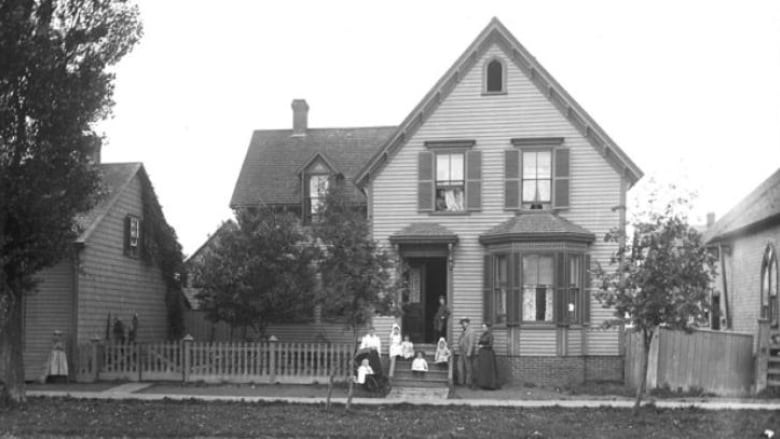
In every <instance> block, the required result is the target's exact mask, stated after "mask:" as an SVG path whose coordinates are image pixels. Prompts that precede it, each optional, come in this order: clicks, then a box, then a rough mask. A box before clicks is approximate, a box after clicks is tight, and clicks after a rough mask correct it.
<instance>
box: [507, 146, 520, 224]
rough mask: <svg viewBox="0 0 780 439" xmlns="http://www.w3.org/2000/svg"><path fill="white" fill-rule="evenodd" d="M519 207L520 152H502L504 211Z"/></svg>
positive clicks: (514, 150)
mask: <svg viewBox="0 0 780 439" xmlns="http://www.w3.org/2000/svg"><path fill="white" fill-rule="evenodd" d="M519 207H520V151H518V150H516V149H512V150H509V151H504V209H517V208H519Z"/></svg>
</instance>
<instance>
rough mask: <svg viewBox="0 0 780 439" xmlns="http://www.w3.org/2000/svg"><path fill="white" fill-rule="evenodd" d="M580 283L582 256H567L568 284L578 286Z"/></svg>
mask: <svg viewBox="0 0 780 439" xmlns="http://www.w3.org/2000/svg"><path fill="white" fill-rule="evenodd" d="M581 283H582V256H569V285H570V286H572V287H579V286H581V285H580V284H581Z"/></svg>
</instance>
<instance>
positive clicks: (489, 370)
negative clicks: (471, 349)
mask: <svg viewBox="0 0 780 439" xmlns="http://www.w3.org/2000/svg"><path fill="white" fill-rule="evenodd" d="M477 385H478V386H479V387H481V388H483V389H489V390H494V389H498V388H499V387H500V386H499V384H498V367H497V365H496V354H495V353H494V352H493V349H490V348H481V349H480V350H479V356H478V357H477Z"/></svg>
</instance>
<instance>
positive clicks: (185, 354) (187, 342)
mask: <svg viewBox="0 0 780 439" xmlns="http://www.w3.org/2000/svg"><path fill="white" fill-rule="evenodd" d="M181 341H182V342H181V350H182V353H181V357H182V365H181V372H182V380H183V382H185V383H186V382H188V381H189V380H190V371H191V364H192V349H191V348H192V342H193V341H194V338H193V337H192V336H191V335H189V334H187V335H186V336H185V337H184V338H183V339H182V340H181Z"/></svg>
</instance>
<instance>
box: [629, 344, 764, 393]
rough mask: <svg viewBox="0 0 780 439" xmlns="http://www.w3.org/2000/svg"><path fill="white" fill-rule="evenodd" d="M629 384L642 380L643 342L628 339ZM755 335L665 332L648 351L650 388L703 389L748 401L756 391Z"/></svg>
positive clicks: (636, 383)
mask: <svg viewBox="0 0 780 439" xmlns="http://www.w3.org/2000/svg"><path fill="white" fill-rule="evenodd" d="M625 340H626V346H625V353H626V358H625V377H626V384H628V385H630V386H632V387H636V386H638V385H639V380H640V378H641V355H642V337H641V335H640V334H638V333H634V332H629V333H627V334H626V337H625ZM753 375H754V366H753V336H752V335H751V334H744V333H737V332H726V331H711V330H695V331H693V332H690V333H686V332H684V331H673V330H669V329H661V330H660V331H659V332H658V334H657V335H656V336H654V337H653V341H652V344H651V348H650V355H649V361H648V370H647V388H648V389H653V388H662V387H669V388H670V389H671V390H678V389H679V390H690V389H692V388H697V389H702V390H704V391H706V392H712V393H716V394H718V395H744V394H747V393H749V392H750V391H751V387H752V385H753Z"/></svg>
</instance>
